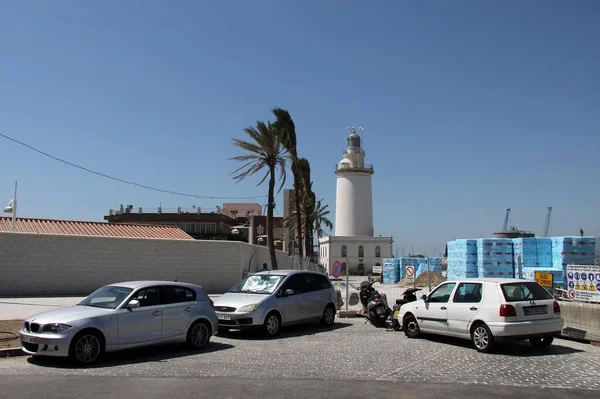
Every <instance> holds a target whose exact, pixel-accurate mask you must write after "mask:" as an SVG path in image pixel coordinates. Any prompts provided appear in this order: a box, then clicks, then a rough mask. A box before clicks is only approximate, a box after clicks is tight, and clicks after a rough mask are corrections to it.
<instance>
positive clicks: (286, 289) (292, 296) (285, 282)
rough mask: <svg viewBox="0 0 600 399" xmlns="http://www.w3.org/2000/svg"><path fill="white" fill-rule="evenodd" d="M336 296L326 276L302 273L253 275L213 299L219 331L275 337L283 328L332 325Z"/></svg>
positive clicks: (299, 271) (283, 271)
mask: <svg viewBox="0 0 600 399" xmlns="http://www.w3.org/2000/svg"><path fill="white" fill-rule="evenodd" d="M336 299H337V296H336V292H335V289H334V288H333V285H332V284H331V282H330V281H329V278H327V276H326V275H324V274H322V273H317V272H310V271H304V270H274V271H264V272H259V273H256V274H253V275H251V276H249V277H247V278H245V279H244V280H242V281H240V282H239V283H238V284H236V285H235V286H234V287H233V288H232V289H230V290H229V291H227V292H226V293H225V294H223V295H222V296H220V297H219V298H217V299H215V311H216V313H217V318H218V322H219V331H228V330H230V329H232V328H234V329H247V328H262V329H263V330H264V332H265V333H266V335H268V336H274V335H277V334H278V333H279V330H280V328H281V327H282V326H286V325H292V324H297V323H305V322H311V321H320V322H321V324H323V325H325V326H330V325H332V324H333V323H334V321H335V314H336V306H335V304H336Z"/></svg>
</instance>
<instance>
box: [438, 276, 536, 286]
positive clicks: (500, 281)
mask: <svg viewBox="0 0 600 399" xmlns="http://www.w3.org/2000/svg"><path fill="white" fill-rule="evenodd" d="M473 281H477V282H482V283H485V282H488V283H498V284H504V283H535V281H533V280H525V279H518V278H494V277H481V278H476V277H474V278H462V279H460V278H459V279H452V280H447V281H445V282H456V283H462V282H473Z"/></svg>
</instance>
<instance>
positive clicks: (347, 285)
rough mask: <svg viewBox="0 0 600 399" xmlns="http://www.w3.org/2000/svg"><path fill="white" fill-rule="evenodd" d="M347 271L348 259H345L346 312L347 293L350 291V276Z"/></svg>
mask: <svg viewBox="0 0 600 399" xmlns="http://www.w3.org/2000/svg"><path fill="white" fill-rule="evenodd" d="M348 269H350V268H349V267H348V258H346V310H348V301H349V300H350V299H349V298H348V291H349V290H350V275H349V270H348Z"/></svg>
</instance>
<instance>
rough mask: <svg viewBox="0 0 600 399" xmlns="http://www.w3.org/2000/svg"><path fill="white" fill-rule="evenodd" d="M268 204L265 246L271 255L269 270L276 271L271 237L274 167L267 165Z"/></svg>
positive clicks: (273, 243)
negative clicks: (267, 246) (266, 245)
mask: <svg viewBox="0 0 600 399" xmlns="http://www.w3.org/2000/svg"><path fill="white" fill-rule="evenodd" d="M269 174H270V176H269V203H268V205H267V244H268V245H269V254H270V255H271V269H273V270H277V269H278V268H277V256H276V255H275V237H273V203H275V166H274V165H269Z"/></svg>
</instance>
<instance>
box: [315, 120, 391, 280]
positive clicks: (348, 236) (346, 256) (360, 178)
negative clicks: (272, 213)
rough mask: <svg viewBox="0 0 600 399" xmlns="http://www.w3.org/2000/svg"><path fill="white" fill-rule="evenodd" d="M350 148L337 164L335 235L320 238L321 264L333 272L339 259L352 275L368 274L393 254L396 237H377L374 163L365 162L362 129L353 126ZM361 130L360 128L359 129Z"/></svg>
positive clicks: (348, 140) (348, 143)
mask: <svg viewBox="0 0 600 399" xmlns="http://www.w3.org/2000/svg"><path fill="white" fill-rule="evenodd" d="M349 130H350V134H349V136H348V139H347V146H346V150H345V151H344V153H343V156H342V160H341V161H340V162H339V163H337V164H336V167H335V174H336V177H337V185H336V198H335V235H334V236H328V237H322V238H320V239H319V263H320V264H321V265H323V266H324V267H325V268H326V269H327V271H328V273H329V274H330V275H332V274H334V273H333V270H332V266H333V265H334V263H336V262H339V263H341V264H342V266H343V270H344V273H345V271H346V270H348V272H349V273H350V274H357V275H366V274H367V273H369V272H372V271H373V268H374V267H375V268H376V270H377V267H380V266H381V265H382V261H383V258H391V257H392V245H393V241H392V237H381V236H378V237H374V236H373V234H374V230H373V186H372V182H371V180H372V178H373V175H374V173H375V170H374V169H373V165H369V164H366V163H365V151H364V150H363V148H362V144H361V137H360V134H359V133H358V132H361V133H362V131H363V129H362V128H360V127H359V128H358V129H355V128H354V127H352V128H350V129H349ZM357 130H358V131H357Z"/></svg>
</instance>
